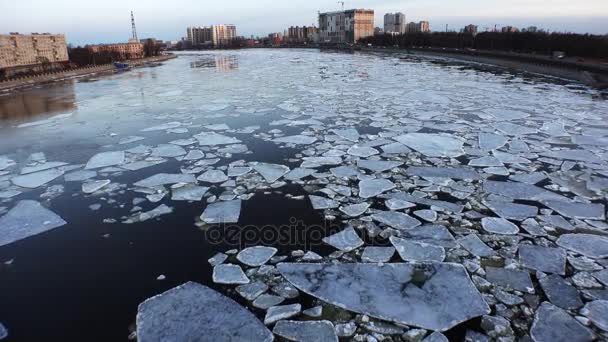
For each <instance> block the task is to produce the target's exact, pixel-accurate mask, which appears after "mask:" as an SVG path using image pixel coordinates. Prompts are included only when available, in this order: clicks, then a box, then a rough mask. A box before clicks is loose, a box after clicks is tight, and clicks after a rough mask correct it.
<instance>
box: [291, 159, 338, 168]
mask: <svg viewBox="0 0 608 342" xmlns="http://www.w3.org/2000/svg"><path fill="white" fill-rule="evenodd" d="M302 160H303V162H302V164H301V165H300V167H302V168H317V167H321V166H326V165H340V164H342V158H340V157H304V158H302Z"/></svg>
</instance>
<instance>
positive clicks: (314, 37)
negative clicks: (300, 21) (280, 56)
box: [287, 26, 319, 43]
mask: <svg viewBox="0 0 608 342" xmlns="http://www.w3.org/2000/svg"><path fill="white" fill-rule="evenodd" d="M318 37H319V34H318V29H317V28H316V27H314V26H301V27H300V26H292V27H290V28H289V29H287V40H288V42H289V43H316V42H318V40H319V39H318Z"/></svg>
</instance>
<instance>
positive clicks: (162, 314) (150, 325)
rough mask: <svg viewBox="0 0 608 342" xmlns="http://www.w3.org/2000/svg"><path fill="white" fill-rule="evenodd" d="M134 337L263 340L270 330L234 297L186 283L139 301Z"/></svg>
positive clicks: (147, 339) (269, 336) (144, 340)
mask: <svg viewBox="0 0 608 342" xmlns="http://www.w3.org/2000/svg"><path fill="white" fill-rule="evenodd" d="M136 326H137V340H138V341H140V342H151V341H251V342H254V341H255V342H257V341H263V342H270V341H272V340H273V336H272V333H271V332H270V331H269V330H268V329H267V328H266V327H265V326H264V324H262V322H260V320H258V319H257V318H256V317H255V315H254V314H252V313H251V312H249V311H248V310H247V309H245V308H244V307H242V306H241V305H240V304H238V303H237V302H235V301H234V300H232V299H230V298H228V297H225V296H224V295H222V294H220V293H219V292H217V291H215V290H212V289H210V288H208V287H206V286H203V285H200V284H198V283H193V282H188V283H186V284H184V285H181V286H178V287H176V288H173V289H171V290H169V291H167V292H164V293H162V294H160V295H158V296H155V297H152V298H150V299H148V300H146V301H144V302H143V303H141V304H140V305H139V307H138V310H137V319H136Z"/></svg>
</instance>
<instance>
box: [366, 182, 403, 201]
mask: <svg viewBox="0 0 608 342" xmlns="http://www.w3.org/2000/svg"><path fill="white" fill-rule="evenodd" d="M394 188H395V184H394V183H393V182H391V181H390V180H388V179H366V180H362V181H360V182H359V197H361V198H372V197H376V196H378V195H380V194H382V193H384V192H387V191H389V190H392V189H394Z"/></svg>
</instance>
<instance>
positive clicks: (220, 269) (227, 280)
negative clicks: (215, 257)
mask: <svg viewBox="0 0 608 342" xmlns="http://www.w3.org/2000/svg"><path fill="white" fill-rule="evenodd" d="M213 282H214V283H216V284H249V278H247V276H246V275H245V273H244V272H243V269H242V268H241V266H239V265H233V264H219V265H217V266H215V267H214V268H213Z"/></svg>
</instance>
